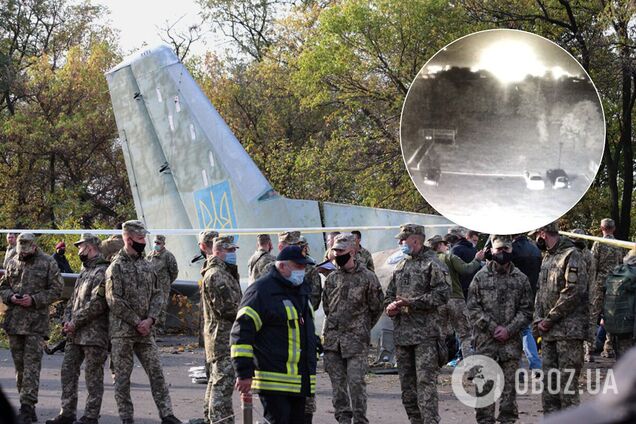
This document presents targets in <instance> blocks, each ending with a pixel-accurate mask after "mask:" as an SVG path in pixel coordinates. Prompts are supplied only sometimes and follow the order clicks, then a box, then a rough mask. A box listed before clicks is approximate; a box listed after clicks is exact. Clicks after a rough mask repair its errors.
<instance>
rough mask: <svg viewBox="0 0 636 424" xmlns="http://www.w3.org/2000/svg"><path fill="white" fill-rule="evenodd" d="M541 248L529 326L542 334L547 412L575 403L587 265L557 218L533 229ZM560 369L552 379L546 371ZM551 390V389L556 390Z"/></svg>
mask: <svg viewBox="0 0 636 424" xmlns="http://www.w3.org/2000/svg"><path fill="white" fill-rule="evenodd" d="M529 235H530V236H535V235H536V237H537V238H536V241H537V245H538V246H545V248H546V251H545V254H544V256H543V262H542V263H541V272H540V273H539V280H538V286H539V289H538V291H537V296H536V300H535V309H534V318H533V323H532V324H533V329H534V332H535V334H536V333H538V334H540V335H541V336H542V338H543V342H542V349H541V356H542V358H541V359H542V360H543V383H544V384H543V385H544V387H546V388H547V387H549V386H548V384H551V386H550V387H553V388H554V389H556V390H547V389H545V390H544V391H543V396H542V402H543V412H544V413H545V414H549V413H551V412H554V411H557V410H559V409H564V408H568V407H570V406H572V405H577V404H578V403H579V391H578V382H579V374H580V372H581V368H582V366H583V340H585V339H586V338H587V335H588V320H589V315H588V302H589V299H588V292H587V286H588V282H587V269H586V265H585V260H584V259H583V255H582V254H581V252H580V250H579V249H577V248H576V246H574V243H572V241H571V240H570V239H568V238H567V237H561V236H560V235H559V227H558V224H557V223H556V222H553V223H551V224H548V225H546V226H544V227H541V228H539V229H537V230H535V231H532V232H531V233H530V234H529ZM551 369H555V370H558V371H559V374H560V387H554V385H555V383H556V382H557V379H556V378H555V377H554V374H553V373H550V372H549V371H550V370H551ZM555 391H556V393H555Z"/></svg>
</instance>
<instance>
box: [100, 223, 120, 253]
mask: <svg viewBox="0 0 636 424" xmlns="http://www.w3.org/2000/svg"><path fill="white" fill-rule="evenodd" d="M121 227H122V224H121V223H118V224H117V225H116V226H115V229H116V230H121ZM122 247H124V239H123V237H122V235H121V234H113V235H112V236H110V237H108V238H107V239H106V240H102V243H101V245H100V246H99V250H100V251H101V252H102V256H103V257H104V259H106V260H107V261H109V262H111V261H112V260H113V258H114V257H115V255H116V254H117V253H119V251H120V250H121V249H122Z"/></svg>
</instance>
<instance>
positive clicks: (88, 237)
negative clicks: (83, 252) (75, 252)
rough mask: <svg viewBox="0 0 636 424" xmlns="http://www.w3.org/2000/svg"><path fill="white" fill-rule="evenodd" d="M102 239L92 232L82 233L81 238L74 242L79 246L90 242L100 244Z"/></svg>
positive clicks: (95, 244)
mask: <svg viewBox="0 0 636 424" xmlns="http://www.w3.org/2000/svg"><path fill="white" fill-rule="evenodd" d="M101 242H102V241H101V240H100V239H99V237H97V236H96V235H94V234H91V233H84V234H82V236H81V237H80V239H79V240H77V241H76V242H75V243H73V244H74V245H75V246H79V245H80V244H82V243H88V244H92V245H93V246H99V245H100V243H101Z"/></svg>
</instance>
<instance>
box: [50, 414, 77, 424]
mask: <svg viewBox="0 0 636 424" xmlns="http://www.w3.org/2000/svg"><path fill="white" fill-rule="evenodd" d="M74 422H75V415H62V414H60V415H58V416H57V417H55V418H53V419H50V420H46V424H73V423H74Z"/></svg>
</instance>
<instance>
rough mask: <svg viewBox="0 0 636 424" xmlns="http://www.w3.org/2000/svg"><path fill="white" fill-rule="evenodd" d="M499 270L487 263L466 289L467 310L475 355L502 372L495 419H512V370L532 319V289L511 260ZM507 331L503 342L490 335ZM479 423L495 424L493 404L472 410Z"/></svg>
mask: <svg viewBox="0 0 636 424" xmlns="http://www.w3.org/2000/svg"><path fill="white" fill-rule="evenodd" d="M508 266H509V269H508V271H506V272H504V273H501V272H498V271H497V270H496V269H495V263H494V262H492V261H491V262H490V263H488V265H487V266H485V267H483V268H482V269H481V270H480V271H479V272H477V274H475V276H474V277H473V281H472V283H471V284H470V287H469V288H468V312H469V315H470V320H471V322H472V323H473V331H474V333H473V334H474V338H475V354H477V355H486V356H488V357H490V358H492V359H494V360H495V361H497V363H498V364H499V365H500V366H501V368H502V370H503V371H504V387H503V393H502V397H501V402H500V405H499V416H498V417H497V421H499V422H502V423H512V422H515V421H516V420H517V419H518V418H519V416H518V410H517V401H516V391H515V373H516V370H517V367H518V365H519V360H520V358H521V353H522V345H521V337H520V332H521V330H522V329H523V328H525V327H526V326H527V325H528V324H529V323H530V321H531V320H532V289H531V288H530V282H529V281H528V277H526V275H525V274H524V273H522V272H521V271H519V269H518V268H516V267H515V266H514V265H513V264H512V262H510V263H509V264H508ZM499 325H501V326H504V327H506V329H507V330H508V335H509V339H508V340H507V341H505V342H500V341H498V340H496V339H495V338H494V336H493V334H494V331H495V328H496V327H497V326H499ZM475 412H476V418H477V422H478V423H488V424H490V423H492V424H494V423H495V405H494V404H492V405H490V406H488V407H485V408H478V409H476V410H475Z"/></svg>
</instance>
